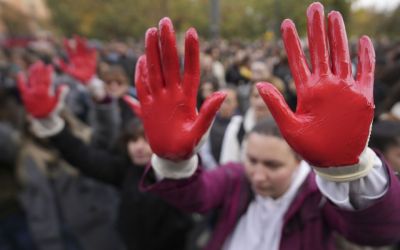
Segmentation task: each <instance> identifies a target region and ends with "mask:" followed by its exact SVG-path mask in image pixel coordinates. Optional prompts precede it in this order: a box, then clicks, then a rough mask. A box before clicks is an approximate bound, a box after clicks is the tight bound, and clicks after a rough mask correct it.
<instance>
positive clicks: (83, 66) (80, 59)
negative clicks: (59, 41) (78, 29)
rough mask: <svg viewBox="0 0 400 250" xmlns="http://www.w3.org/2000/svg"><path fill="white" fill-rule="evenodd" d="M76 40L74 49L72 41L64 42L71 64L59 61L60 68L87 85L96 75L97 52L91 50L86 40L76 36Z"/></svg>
mask: <svg viewBox="0 0 400 250" xmlns="http://www.w3.org/2000/svg"><path fill="white" fill-rule="evenodd" d="M74 40H75V47H74V48H73V47H72V46H71V42H70V41H68V40H67V39H65V40H64V48H65V50H66V51H67V54H68V58H69V63H68V64H67V63H65V62H64V61H62V60H59V64H60V68H61V69H62V70H63V71H64V72H65V73H67V74H69V75H71V76H72V77H74V78H75V79H77V80H79V81H80V82H82V83H83V84H87V83H88V82H89V80H90V79H91V78H92V77H93V76H94V75H95V73H96V64H97V54H96V50H95V49H92V48H89V46H88V45H87V42H86V39H84V38H81V37H79V36H75V37H74Z"/></svg>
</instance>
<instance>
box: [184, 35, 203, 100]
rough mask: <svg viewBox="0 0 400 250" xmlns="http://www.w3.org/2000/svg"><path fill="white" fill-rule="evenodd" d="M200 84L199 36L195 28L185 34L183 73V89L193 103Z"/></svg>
mask: <svg viewBox="0 0 400 250" xmlns="http://www.w3.org/2000/svg"><path fill="white" fill-rule="evenodd" d="M199 84H200V50H199V38H198V36H197V32H196V30H195V29H194V28H190V29H189V30H188V31H187V32H186V35H185V62H184V73H183V91H184V93H185V95H186V96H187V97H188V99H189V100H190V101H191V102H192V105H195V103H196V97H197V90H198V88H199Z"/></svg>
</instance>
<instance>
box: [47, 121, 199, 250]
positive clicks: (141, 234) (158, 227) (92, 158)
mask: <svg viewBox="0 0 400 250" xmlns="http://www.w3.org/2000/svg"><path fill="white" fill-rule="evenodd" d="M50 139H51V142H52V144H53V145H54V146H55V147H56V148H57V149H58V150H59V151H60V153H61V154H62V156H63V157H64V158H65V159H66V160H67V161H68V162H69V163H70V164H71V165H73V166H75V167H77V168H78V169H79V170H80V172H81V173H82V174H84V175H86V176H90V177H93V178H95V179H97V180H100V181H103V182H105V183H108V184H111V185H113V186H115V187H117V188H119V189H120V193H121V201H120V202H121V203H120V208H119V215H118V230H119V232H120V233H121V236H122V238H123V240H124V242H125V244H126V245H127V247H128V249H132V250H138V249H139V250H153V249H154V250H162V249H165V250H171V249H173V250H179V249H184V246H185V244H186V235H187V233H188V232H189V230H190V228H191V220H190V216H189V215H186V214H184V213H182V212H180V211H179V210H178V209H176V208H174V207H172V206H170V205H168V204H167V203H166V202H164V201H163V200H161V199H160V198H158V197H157V196H155V195H152V194H148V193H142V192H140V191H139V188H138V186H139V180H140V177H141V175H142V174H143V172H144V167H143V166H142V167H140V166H133V165H132V163H131V161H130V160H129V159H128V158H127V157H125V156H120V155H115V154H111V153H109V152H107V151H105V150H101V149H96V148H94V147H90V146H88V145H86V144H85V143H83V142H82V141H81V140H79V139H78V138H76V137H74V136H73V135H72V134H71V133H70V132H69V131H68V129H67V128H65V129H63V130H62V131H61V132H60V133H59V134H57V135H55V136H53V137H51V138H50Z"/></svg>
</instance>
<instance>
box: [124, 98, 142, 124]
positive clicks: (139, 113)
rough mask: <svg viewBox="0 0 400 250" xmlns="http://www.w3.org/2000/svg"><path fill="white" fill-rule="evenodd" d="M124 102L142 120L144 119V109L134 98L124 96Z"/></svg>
mask: <svg viewBox="0 0 400 250" xmlns="http://www.w3.org/2000/svg"><path fill="white" fill-rule="evenodd" d="M123 98H124V101H125V102H126V103H127V104H128V105H129V107H130V108H131V109H132V111H133V112H134V113H135V114H136V115H137V116H138V117H139V118H140V119H142V108H141V106H140V103H139V101H138V100H136V99H135V98H133V97H132V96H130V95H124V97H123Z"/></svg>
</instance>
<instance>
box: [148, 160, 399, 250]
mask: <svg viewBox="0 0 400 250" xmlns="http://www.w3.org/2000/svg"><path fill="white" fill-rule="evenodd" d="M384 167H385V168H386V169H387V170H388V172H389V176H390V178H389V189H388V191H387V193H386V194H385V195H384V196H383V197H382V198H380V199H379V200H377V201H376V202H375V203H374V204H373V205H372V206H370V207H368V208H367V209H364V210H359V211H346V210H343V209H340V208H338V207H337V206H335V205H334V204H333V203H331V202H330V201H328V200H327V199H326V198H325V197H324V196H323V195H322V194H321V192H320V191H319V189H318V187H317V185H316V182H315V174H314V173H313V172H312V171H311V172H310V174H309V175H308V177H307V179H306V180H305V181H304V183H303V184H302V186H301V187H300V188H299V191H298V194H297V196H296V197H295V199H294V200H293V201H292V204H291V205H290V207H289V209H288V211H287V212H286V214H285V216H284V226H283V231H282V238H281V242H280V249H282V250H283V249H285V250H296V249H334V241H333V237H332V236H333V234H332V233H333V231H336V232H338V233H339V234H341V235H343V236H344V237H346V238H347V239H348V240H350V241H352V242H355V243H357V244H361V245H371V246H377V245H387V244H391V243H394V242H397V241H399V240H400V183H399V181H398V180H397V178H396V177H395V176H394V174H393V172H392V171H391V170H389V168H388V167H387V165H386V164H384ZM151 176H152V169H151V167H150V166H149V167H148V169H147V170H146V172H145V175H144V176H143V179H142V183H141V188H142V189H143V190H145V191H151V192H152V193H155V194H157V195H159V196H161V197H162V198H163V199H165V200H166V201H168V202H169V203H171V204H173V205H174V206H176V207H178V208H180V209H182V210H184V211H188V212H198V213H205V212H208V211H211V210H213V209H218V210H219V217H218V221H217V224H216V227H215V229H214V232H213V235H212V238H211V240H210V241H209V243H208V245H207V247H206V248H205V249H207V250H218V249H221V248H222V246H223V244H224V242H225V240H226V239H227V237H228V236H229V235H230V234H231V233H232V232H233V230H234V229H235V227H236V224H237V222H238V220H239V218H240V217H241V215H242V214H244V213H245V212H246V210H247V207H248V205H249V203H250V202H251V199H252V198H253V196H254V195H253V194H252V191H251V189H250V184H249V182H248V181H247V178H246V176H245V173H244V169H243V166H242V165H239V164H227V165H223V166H221V167H219V168H217V169H215V170H213V171H209V172H206V171H202V169H201V167H198V169H197V170H196V172H195V174H194V175H193V176H191V177H190V178H187V179H182V180H167V179H166V180H163V181H161V182H154V178H151Z"/></svg>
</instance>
